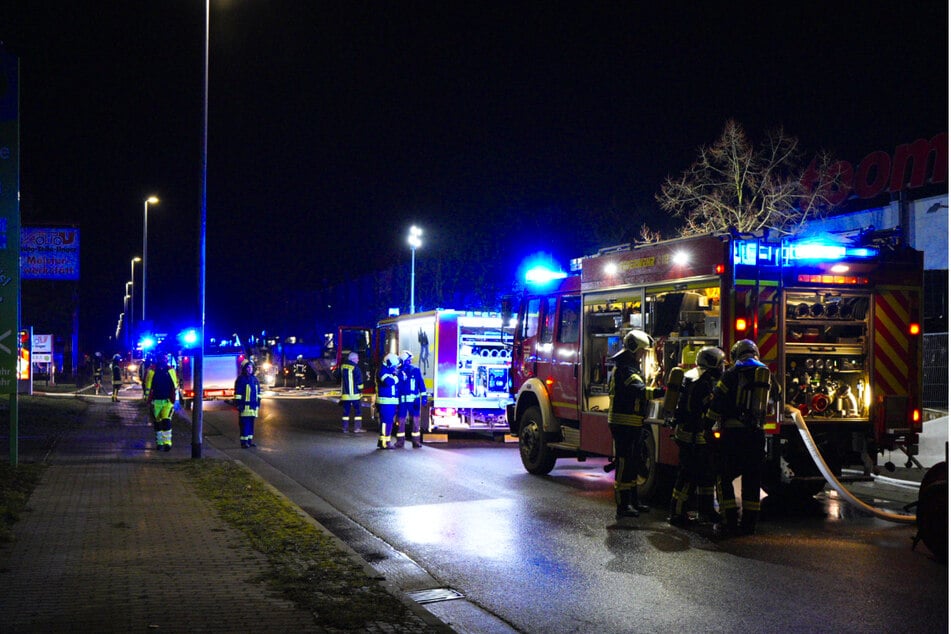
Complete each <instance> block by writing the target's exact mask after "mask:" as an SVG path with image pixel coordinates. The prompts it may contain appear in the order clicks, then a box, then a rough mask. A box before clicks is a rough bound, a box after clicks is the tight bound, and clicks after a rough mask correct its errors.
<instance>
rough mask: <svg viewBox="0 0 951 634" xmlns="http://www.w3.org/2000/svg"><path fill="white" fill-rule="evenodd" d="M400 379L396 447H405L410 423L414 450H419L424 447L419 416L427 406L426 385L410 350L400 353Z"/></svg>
mask: <svg viewBox="0 0 951 634" xmlns="http://www.w3.org/2000/svg"><path fill="white" fill-rule="evenodd" d="M399 377H400V384H399V385H400V387H399V394H400V407H399V427H398V428H397V431H396V447H397V448H401V447H403V443H404V442H405V441H406V426H407V425H406V423H407V422H409V423H410V426H411V428H412V432H411V434H412V435H411V437H410V439H411V440H412V442H413V448H414V449H419V448H420V447H422V446H423V443H422V442H421V439H422V437H421V436H420V433H419V418H420V416H419V415H420V411H421V410H422V408H423V407H424V406H425V405H426V383H425V382H424V381H423V373H422V371H420V369H419V368H418V367H416V366H415V365H413V353H412V352H410V351H409V350H403V352H401V353H400V366H399Z"/></svg>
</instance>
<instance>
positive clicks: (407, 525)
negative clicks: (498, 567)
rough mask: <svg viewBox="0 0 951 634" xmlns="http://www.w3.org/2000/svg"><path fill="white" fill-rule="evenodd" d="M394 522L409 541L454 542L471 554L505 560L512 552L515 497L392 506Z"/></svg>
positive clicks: (455, 545)
mask: <svg viewBox="0 0 951 634" xmlns="http://www.w3.org/2000/svg"><path fill="white" fill-rule="evenodd" d="M391 510H392V513H393V516H394V517H393V520H394V526H398V527H399V532H400V533H401V536H402V538H403V539H405V540H406V541H407V542H410V543H414V544H418V545H440V546H445V545H446V544H452V546H453V550H454V551H457V552H458V553H459V554H460V555H463V554H464V555H466V556H468V557H475V558H483V559H494V560H502V559H504V558H506V557H507V556H508V557H510V556H511V550H512V547H513V544H512V536H513V535H515V534H516V531H515V530H514V527H513V526H512V523H511V518H512V516H513V512H514V501H513V500H510V499H502V498H496V499H490V500H478V501H476V502H451V503H448V504H422V505H419V506H403V507H395V508H392V509H391Z"/></svg>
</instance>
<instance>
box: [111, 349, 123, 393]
mask: <svg viewBox="0 0 951 634" xmlns="http://www.w3.org/2000/svg"><path fill="white" fill-rule="evenodd" d="M120 387H122V355H120V354H118V353H116V354H114V355H112V402H113V403H116V402H118V400H119V388H120Z"/></svg>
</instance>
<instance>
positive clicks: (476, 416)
mask: <svg viewBox="0 0 951 634" xmlns="http://www.w3.org/2000/svg"><path fill="white" fill-rule="evenodd" d="M376 341H377V344H376V346H377V347H376V351H377V357H376V358H378V359H382V358H383V357H384V356H385V355H386V354H388V353H391V352H392V353H394V354H399V353H400V351H402V350H408V351H410V352H411V353H412V354H413V364H414V365H416V366H418V367H419V369H420V370H421V371H422V374H423V379H424V381H425V383H426V391H427V393H428V395H429V397H428V400H429V408H428V416H427V415H426V414H425V412H424V414H423V417H422V424H421V426H422V429H423V431H426V432H433V431H444V432H449V431H466V430H479V431H491V432H499V433H507V432H508V430H509V426H508V421H507V420H506V414H505V409H506V407H507V405H508V404H509V403H510V402H511V400H512V399H511V394H510V393H509V374H510V366H511V356H512V333H511V332H510V331H506V330H504V329H503V328H502V317H501V315H499V314H498V313H478V312H463V311H456V310H443V309H440V310H433V311H428V312H423V313H416V314H413V315H400V316H398V317H390V318H388V319H384V320H382V321H380V322H379V324H378V325H377V329H376Z"/></svg>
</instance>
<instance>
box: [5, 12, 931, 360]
mask: <svg viewBox="0 0 951 634" xmlns="http://www.w3.org/2000/svg"><path fill="white" fill-rule="evenodd" d="M8 7H9V0H5V1H4V3H3V9H2V11H0V15H2V19H0V40H2V41H3V42H5V43H6V46H7V49H8V50H9V51H10V52H12V53H14V54H16V55H18V56H19V57H20V62H21V78H20V91H21V115H20V119H21V216H22V222H23V223H24V224H27V225H45V224H60V223H62V224H78V225H79V226H80V229H81V232H82V248H83V253H82V263H81V266H82V281H81V286H80V289H81V302H82V313H81V326H82V328H83V329H84V331H86V336H87V337H88V338H91V339H93V340H97V341H98V340H101V339H103V338H105V337H106V336H108V335H109V334H111V333H112V332H113V331H114V329H115V324H116V320H117V318H118V314H119V312H120V311H121V310H122V295H123V292H124V282H125V281H126V280H127V279H128V277H129V273H130V260H131V258H132V257H133V256H136V255H141V251H142V221H143V201H144V200H145V198H146V197H147V196H149V195H152V194H154V195H157V196H159V197H160V198H161V202H160V203H159V204H158V205H154V206H150V209H149V226H148V235H149V247H148V253H149V262H148V274H149V281H148V289H149V298H148V312H149V316H150V317H154V318H155V320H156V321H157V322H158V323H159V324H167V326H166V327H172V326H171V324H173V323H174V324H177V323H181V322H183V321H188V320H189V319H192V318H194V316H196V315H197V308H196V305H197V301H196V297H197V290H196V288H197V272H196V271H197V255H196V254H197V245H198V238H197V229H198V224H199V217H200V206H199V203H200V199H201V190H200V181H199V176H200V167H201V165H200V151H201V107H202V64H203V48H202V47H203V33H204V2H203V1H201V0H192V1H190V2H185V1H183V0H161V1H160V2H156V1H154V0H153V1H149V2H138V1H123V2H110V1H105V0H104V1H99V2H89V1H83V0H79V1H66V0H61V1H44V0H13V6H12V8H8ZM947 11H948V9H947V2H943V1H942V2H903V3H855V2H825V3H813V2H807V3H773V2H757V3H741V2H729V3H727V2H722V3H721V2H708V3H699V2H665V3H661V2H618V3H600V2H575V3H559V2H545V3H542V2H538V3H522V2H454V1H441V2H381V1H374V2H354V1H346V2H334V3H328V2H318V1H315V0H307V1H293V0H280V1H278V0H275V1H271V2H263V1H262V0H230V1H220V0H213V1H212V12H211V51H210V82H209V91H210V97H209V128H208V132H209V154H208V161H209V164H208V205H207V221H208V222H207V249H208V251H207V264H208V267H207V276H206V286H207V322H208V327H209V331H212V330H219V331H224V330H227V331H228V332H232V331H234V330H241V329H247V330H251V329H254V330H255V331H257V330H260V329H262V328H266V327H269V324H268V323H266V322H267V321H268V311H269V310H272V309H273V308H272V307H273V306H274V304H275V301H276V299H277V298H279V297H280V296H281V295H282V294H285V293H287V292H289V291H290V290H292V289H308V288H314V287H316V286H318V285H320V284H324V283H327V282H333V281H338V280H341V279H346V278H347V276H348V275H353V274H357V273H363V272H367V271H370V270H375V269H376V268H379V267H381V266H386V265H388V264H393V263H395V264H405V265H406V266H407V267H408V266H409V256H410V254H409V248H408V247H407V246H406V234H407V231H408V228H409V226H410V225H411V224H414V223H415V224H418V225H420V226H422V227H423V228H424V231H425V232H426V233H425V234H424V237H423V240H424V246H423V248H422V249H420V251H418V252H417V257H418V258H424V257H435V255H432V254H438V253H439V252H440V249H446V248H450V247H451V246H453V245H456V246H458V245H459V244H464V243H465V242H466V241H470V240H471V241H477V240H489V239H491V240H497V241H500V242H501V243H502V244H505V245H511V248H510V249H508V252H509V253H511V254H512V256H513V258H514V257H515V256H516V254H519V253H528V252H531V251H539V250H542V251H551V252H553V253H554V254H555V256H556V257H557V258H559V259H561V260H562V261H564V260H567V258H570V257H576V256H579V255H582V252H581V250H582V249H584V248H587V247H588V246H589V245H588V244H586V243H585V242H584V239H585V238H586V237H587V238H588V239H590V236H584V235H582V234H584V231H577V230H575V229H574V228H575V227H578V226H581V225H580V224H579V223H582V224H583V223H584V222H586V219H589V218H595V217H596V218H619V219H622V221H621V222H619V226H618V227H617V232H616V239H613V236H611V237H612V241H610V242H608V243H607V244H613V243H618V242H622V241H627V240H630V239H632V238H633V237H634V236H635V235H636V233H637V229H638V227H639V226H640V224H641V223H642V222H649V223H650V224H652V225H654V226H656V227H658V228H667V227H669V225H670V223H669V221H668V220H667V219H665V218H663V217H662V216H660V215H659V214H660V212H659V211H657V205H656V203H655V202H654V198H653V197H654V194H655V193H656V192H657V191H659V189H660V186H661V183H662V182H663V179H664V178H665V177H666V176H667V175H674V174H678V173H679V172H681V171H683V170H684V169H685V168H686V167H687V166H688V165H689V164H690V163H691V161H692V160H693V159H694V158H695V156H696V152H697V148H698V147H699V146H701V145H704V144H709V143H711V142H713V141H714V140H715V139H716V138H717V137H718V136H719V134H720V132H721V131H722V129H723V126H724V123H725V122H726V120H727V119H730V118H734V119H736V120H737V121H739V122H740V123H741V124H742V125H743V126H744V128H745V129H746V131H747V133H748V134H749V135H750V136H751V137H752V138H753V139H754V140H757V139H759V138H761V137H762V136H763V133H764V132H765V131H766V130H768V129H772V128H776V127H779V126H782V127H783V128H784V130H785V131H786V132H787V133H788V134H790V135H792V136H795V137H798V138H799V140H800V142H801V144H802V147H803V149H804V150H806V151H807V152H810V153H814V152H816V151H818V150H820V149H827V150H829V151H831V152H832V153H834V154H835V155H836V156H837V157H839V158H841V159H845V160H848V161H852V162H857V161H859V160H860V159H861V158H862V157H863V156H865V155H867V154H868V153H870V152H872V151H875V150H885V151H886V152H888V153H889V154H890V153H891V152H892V150H894V148H895V146H896V145H899V144H901V143H906V142H911V141H913V140H915V139H917V138H931V137H932V136H933V135H935V134H937V133H939V132H944V131H947V128H948V15H947ZM514 218H518V222H517V223H516V221H515V220H514ZM516 226H517V227H518V230H517V231H515V230H513V228H514V227H516ZM529 227H530V228H532V231H531V233H530V234H529V235H526V228H529ZM427 252H428V254H430V255H427ZM139 272H140V269H138V270H137V273H139ZM513 275H514V270H513ZM137 284H138V283H137ZM137 310H139V309H137ZM138 317H139V314H138V313H137V314H136V318H138ZM87 340H89V339H87Z"/></svg>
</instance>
